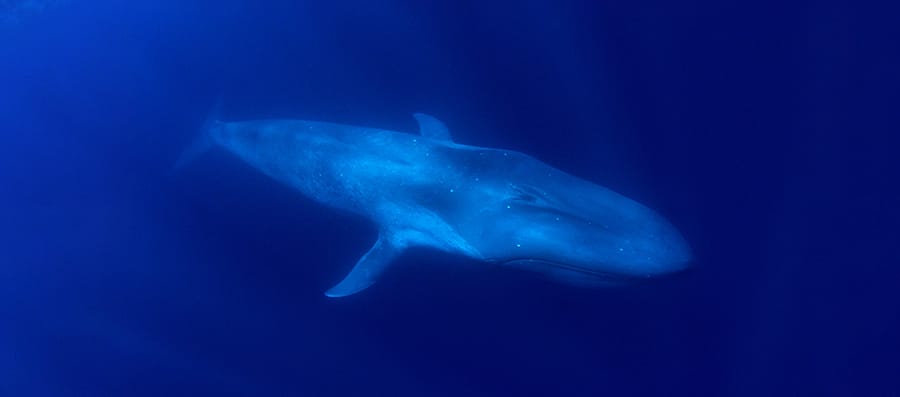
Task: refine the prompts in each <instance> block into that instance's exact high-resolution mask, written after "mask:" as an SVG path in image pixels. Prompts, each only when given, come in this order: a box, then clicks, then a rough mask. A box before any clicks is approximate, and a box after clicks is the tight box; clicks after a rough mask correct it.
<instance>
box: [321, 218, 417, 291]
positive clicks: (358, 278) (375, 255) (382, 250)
mask: <svg viewBox="0 0 900 397" xmlns="http://www.w3.org/2000/svg"><path fill="white" fill-rule="evenodd" d="M402 251H403V247H402V246H401V245H399V244H397V243H396V242H394V241H391V239H390V238H388V236H387V235H385V233H381V234H379V235H378V241H376V242H375V245H373V246H372V248H371V249H369V252H366V254H365V255H363V256H362V258H359V261H358V262H356V266H354V267H353V269H352V270H350V273H349V274H347V276H346V277H344V279H343V280H341V282H339V283H338V284H337V285H335V286H334V287H331V289H329V290H328V291H327V292H325V295H327V296H329V297H332V298H339V297H342V296H348V295H353V294H355V293H357V292H359V291H362V290H364V289H366V288H368V287H370V286H371V285H372V284H375V281H376V280H377V279H378V276H380V275H381V273H382V272H384V269H386V268H387V267H388V265H390V264H391V262H392V261H393V260H394V258H396V257H397V255H399V254H400V252H402Z"/></svg>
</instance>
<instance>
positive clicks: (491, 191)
mask: <svg viewBox="0 0 900 397" xmlns="http://www.w3.org/2000/svg"><path fill="white" fill-rule="evenodd" d="M414 117H415V119H416V120H417V121H418V124H419V134H409V133H403V132H397V131H389V130H383V129H377V128H368V127H358V126H349V125H342V124H334V123H328V122H318V121H306V120H252V121H241V122H222V121H217V120H213V121H209V122H207V124H206V126H205V127H204V128H203V132H202V134H201V137H200V138H199V139H197V140H196V141H195V142H194V144H193V145H192V146H190V147H188V149H187V150H185V152H184V153H183V154H182V156H181V158H179V160H178V162H177V163H176V167H179V166H181V165H184V164H185V163H187V162H188V161H190V160H191V159H192V158H194V157H196V156H197V155H198V154H200V153H202V152H204V151H205V150H207V149H209V148H212V147H215V146H220V147H222V148H225V149H226V150H227V151H229V152H231V153H233V154H234V155H236V156H237V157H238V158H240V159H242V160H244V161H245V162H246V163H248V164H249V165H251V166H252V167H254V168H256V169H258V170H259V171H261V172H263V173H265V174H266V175H268V176H270V177H272V178H274V179H275V180H277V181H280V182H281V183H284V184H286V185H288V186H290V187H291V188H293V189H296V190H298V191H299V192H301V193H302V194H304V195H306V196H308V197H310V198H312V199H313V200H315V201H318V202H320V203H322V204H324V205H326V206H329V207H333V208H336V209H340V210H345V211H349V212H352V213H355V214H358V215H361V216H363V217H365V218H367V219H369V220H371V221H372V222H374V223H375V224H377V226H378V230H379V235H378V239H377V241H375V244H374V245H373V246H372V248H371V249H370V250H369V251H368V252H367V253H365V254H364V255H363V256H362V257H361V258H360V259H359V261H358V262H357V263H356V265H355V266H354V267H353V269H352V270H351V271H350V273H349V274H347V276H346V277H345V278H344V279H343V280H342V281H340V282H339V283H338V284H337V285H335V286H334V287H332V288H331V289H329V290H328V291H327V292H326V293H325V294H326V295H327V296H330V297H341V296H347V295H351V294H354V293H356V292H359V291H361V290H363V289H365V288H367V287H369V286H371V285H372V284H373V283H375V281H376V280H377V279H378V277H379V275H381V274H382V273H383V272H384V270H385V269H386V268H387V267H388V266H389V265H390V264H391V263H392V262H393V261H394V259H395V258H397V256H398V255H400V254H401V253H402V252H403V251H404V249H406V248H407V247H411V246H420V247H430V248H433V249H437V250H440V251H445V252H449V253H453V254H460V255H465V256H467V257H470V258H474V259H477V260H481V261H485V262H492V263H498V264H503V265H508V266H511V267H518V268H523V269H528V270H531V271H535V272H537V273H539V274H543V275H545V276H548V277H549V278H552V279H555V280H559V281H563V282H566V283H570V284H580V285H607V284H610V283H612V282H620V281H622V280H632V279H641V278H648V277H652V276H657V275H662V274H667V273H672V272H675V271H678V270H681V269H684V268H685V267H686V266H687V263H688V262H689V260H690V258H691V254H690V249H689V248H688V245H687V243H686V242H685V240H684V238H682V236H681V234H680V233H679V232H678V231H677V230H676V229H675V228H674V227H672V225H671V224H669V223H668V222H667V221H666V220H664V219H663V218H662V217H661V216H659V215H658V214H656V213H655V212H654V211H652V210H650V209H649V208H647V207H645V206H643V205H641V204H639V203H637V202H635V201H633V200H631V199H629V198H627V197H625V196H622V195H620V194H618V193H615V192H613V191H612V190H609V189H607V188H604V187H602V186H599V185H596V184H593V183H591V182H588V181H585V180H583V179H579V178H577V177H574V176H572V175H569V174H566V173H564V172H562V171H559V170H557V169H555V168H553V167H550V166H549V165H547V164H544V163H542V162H540V161H538V160H536V159H534V158H532V157H530V156H528V155H525V154H523V153H519V152H515V151H511V150H502V149H491V148H484V147H476V146H468V145H461V144H458V143H455V142H454V141H453V139H452V138H451V136H450V132H449V130H448V129H447V127H446V126H445V125H444V124H443V123H442V122H440V121H439V120H437V119H436V118H434V117H431V116H428V115H425V114H422V113H416V114H414Z"/></svg>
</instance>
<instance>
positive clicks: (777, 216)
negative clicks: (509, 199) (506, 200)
mask: <svg viewBox="0 0 900 397" xmlns="http://www.w3.org/2000/svg"><path fill="white" fill-rule="evenodd" d="M0 13H2V17H0V396H182V395H183V396H263V395H265V396H528V395H545V396H600V395H603V396H632V395H633V396H642V395H665V396H671V395H685V396H715V395H722V396H760V395H815V396H825V395H848V396H849V395H867V396H897V395H900V375H898V374H900V254H898V247H900V231H898V223H900V222H898V221H900V209H898V203H900V193H898V192H900V188H898V185H897V184H898V180H900V179H898V173H897V170H898V167H897V161H896V160H895V159H894V157H895V156H897V154H896V152H897V149H898V148H900V145H898V139H897V138H896V137H895V135H896V134H897V133H898V131H900V129H898V124H900V123H898V116H897V115H898V112H897V109H898V108H900V107H898V105H900V89H898V87H900V85H898V84H897V83H898V81H900V78H898V65H900V51H898V50H897V42H898V40H897V39H898V38H900V28H898V25H897V24H896V21H894V19H895V18H894V17H893V15H896V13H892V12H891V10H888V9H875V8H874V7H868V6H864V5H858V4H857V5H854V4H851V3H850V2H837V1H835V2H832V1H825V2H786V3H785V2H771V4H768V3H766V2H763V3H759V2H752V3H751V2H747V3H742V4H736V3H728V2H725V3H722V2H715V1H699V0H696V1H687V2H669V1H659V0H649V1H639V2H631V1H601V2H595V1H586V0H585V1H580V0H563V1H549V0H525V1H466V0H455V1H436V2H425V1H418V2H416V1H408V0H405V1H397V0H386V1H361V0H336V1H327V2H326V1H259V2H249V1H237V0H229V1H220V2H178V1H162V2H114V1H92V2H76V1H37V0H31V1H0ZM217 100H221V102H222V109H221V112H222V114H223V115H224V116H225V117H226V118H228V119H234V120H241V119H253V118H272V117H276V118H279V117H283V118H301V119H314V120H329V121H336V122H342V123H347V124H357V125H368V126H373V127H379V128H387V129H394V130H401V131H415V130H416V124H415V121H414V120H413V119H412V117H411V114H412V113H414V112H426V113H429V114H432V115H435V116H437V117H438V118H440V119H442V120H443V121H444V122H446V123H447V124H448V125H449V126H450V128H451V130H452V131H453V134H454V137H455V139H456V140H457V141H459V142H461V143H465V144H472V145H478V146H488V147H503V148H508V149H514V150H519V151H522V152H525V153H528V154H531V155H533V156H535V157H537V158H540V159H542V160H544V161H546V162H547V163H549V164H552V165H554V166H556V167H558V168H560V169H562V170H565V171H567V172H570V173H572V174H575V175H578V176H581V177H583V178H586V179H589V180H591V181H594V182H597V183H600V184H602V185H605V186H608V187H610V188H612V189H614V190H616V191H619V192H621V193H623V194H626V195H627V196H629V197H632V198H635V199H636V200H638V201H641V202H643V203H645V204H647V205H648V206H650V207H652V208H654V209H655V210H657V211H659V212H660V213H661V214H663V215H664V216H665V217H666V218H667V219H669V220H670V221H671V222H672V223H673V224H675V225H676V226H677V227H678V228H679V229H680V230H681V231H682V232H683V233H684V235H685V237H686V238H687V240H688V241H689V242H690V244H691V247H692V250H693V252H694V256H695V259H694V262H693V266H692V268H691V269H690V270H689V271H687V272H685V273H683V274H679V275H677V276H674V277H669V278H664V279H660V280H655V281H652V282H648V283H642V284H638V285H634V286H629V287H624V288H607V289H602V288H600V289H596V288H595V289H585V288H573V287H571V286H566V285H561V284H556V283H551V282H548V281H545V280H543V279H540V278H537V277H534V276H533V275H531V274H528V273H524V272H517V271H513V270H508V269H501V268H496V267H490V266H486V265H484V264H482V263H478V262H474V261H470V260H467V259H461V258H458V257H453V256H449V255H444V254H440V253H435V252H431V251H424V250H422V251H418V250H414V251H412V252H409V253H407V254H405V255H404V256H403V257H402V258H401V259H400V260H399V261H398V263H397V264H396V265H395V266H393V267H392V268H391V269H390V270H389V271H388V273H386V274H385V275H384V276H383V277H382V279H381V280H380V281H379V282H378V283H377V284H376V285H375V286H373V287H372V288H370V289H368V290H366V291H364V292H362V293H360V294H357V295H354V296H351V297H348V298H343V299H330V298H327V297H325V296H324V295H323V292H324V291H325V290H326V289H327V288H329V287H330V286H331V285H333V284H334V283H335V282H337V281H338V280H340V278H341V277H343V275H344V274H345V273H346V271H347V270H348V269H349V268H350V266H352V264H353V263H354V262H355V261H356V259H357V258H358V257H359V256H360V255H361V254H362V253H364V252H365V251H366V250H367V249H368V248H369V247H370V246H371V244H372V241H374V239H375V235H376V232H375V229H374V226H373V225H371V224H369V223H367V222H366V221H365V220H362V219H359V218H356V217H354V216H351V215H347V214H343V213H340V212H335V211H331V210H327V209H326V208H324V207H322V206H320V205H318V204H316V203H314V202H312V201H310V200H308V199H306V198H303V197H301V196H299V195H298V194H296V193H295V192H293V191H291V190H290V189H288V188H286V187H283V186H281V185H279V184H277V183H276V182H274V181H272V180H270V179H268V178H266V177H265V176H263V175H262V174H260V173H259V172H257V171H255V170H253V169H251V168H249V167H247V166H246V165H244V164H243V163H241V162H239V161H238V160H236V159H235V158H234V157H231V156H229V155H227V154H226V153H224V152H222V151H213V152H210V153H209V154H206V155H204V156H203V157H201V158H199V159H198V160H197V161H196V162H195V163H193V164H191V165H190V166H189V167H187V168H184V169H182V170H179V171H173V170H172V164H173V163H174V161H175V159H176V158H177V157H178V155H179V153H180V151H181V150H182V149H183V148H184V147H185V146H186V145H187V144H188V142H190V141H191V139H192V138H193V137H194V136H195V135H196V134H197V131H198V130H199V128H200V126H201V125H202V124H203V121H204V119H205V118H206V117H207V114H208V113H209V112H210V109H212V108H213V106H214V104H215V103H216V102H217Z"/></svg>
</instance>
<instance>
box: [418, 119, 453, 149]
mask: <svg viewBox="0 0 900 397" xmlns="http://www.w3.org/2000/svg"><path fill="white" fill-rule="evenodd" d="M413 117H415V119H416V121H418V122H419V133H420V134H422V136H424V137H428V138H431V139H436V140H439V141H448V142H453V138H452V137H451V136H450V130H449V129H447V126H446V125H444V123H442V122H441V121H440V120H438V119H436V118H434V117H431V116H429V115H427V114H425V113H413Z"/></svg>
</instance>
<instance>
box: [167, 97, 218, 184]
mask: <svg viewBox="0 0 900 397" xmlns="http://www.w3.org/2000/svg"><path fill="white" fill-rule="evenodd" d="M221 110H222V98H219V99H217V100H216V103H215V105H214V106H213V108H212V111H210V112H209V115H208V116H207V117H206V121H204V122H203V126H202V127H201V128H200V133H199V134H197V136H196V137H195V138H194V140H193V141H191V143H190V144H189V145H188V146H187V147H186V148H184V150H183V151H182V152H181V155H180V156H178V160H176V161H175V165H174V166H173V169H176V170H177V169H180V168H182V167H184V166H185V165H187V164H190V163H191V162H192V161H193V160H194V159H196V158H197V157H199V156H200V155H202V154H203V153H206V152H207V151H209V149H211V148H212V147H213V144H214V143H215V142H214V141H213V138H212V131H213V130H215V129H216V128H218V127H219V126H221V125H222V124H223V123H222V121H220V120H219V116H220V115H221V114H220V113H221Z"/></svg>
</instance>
